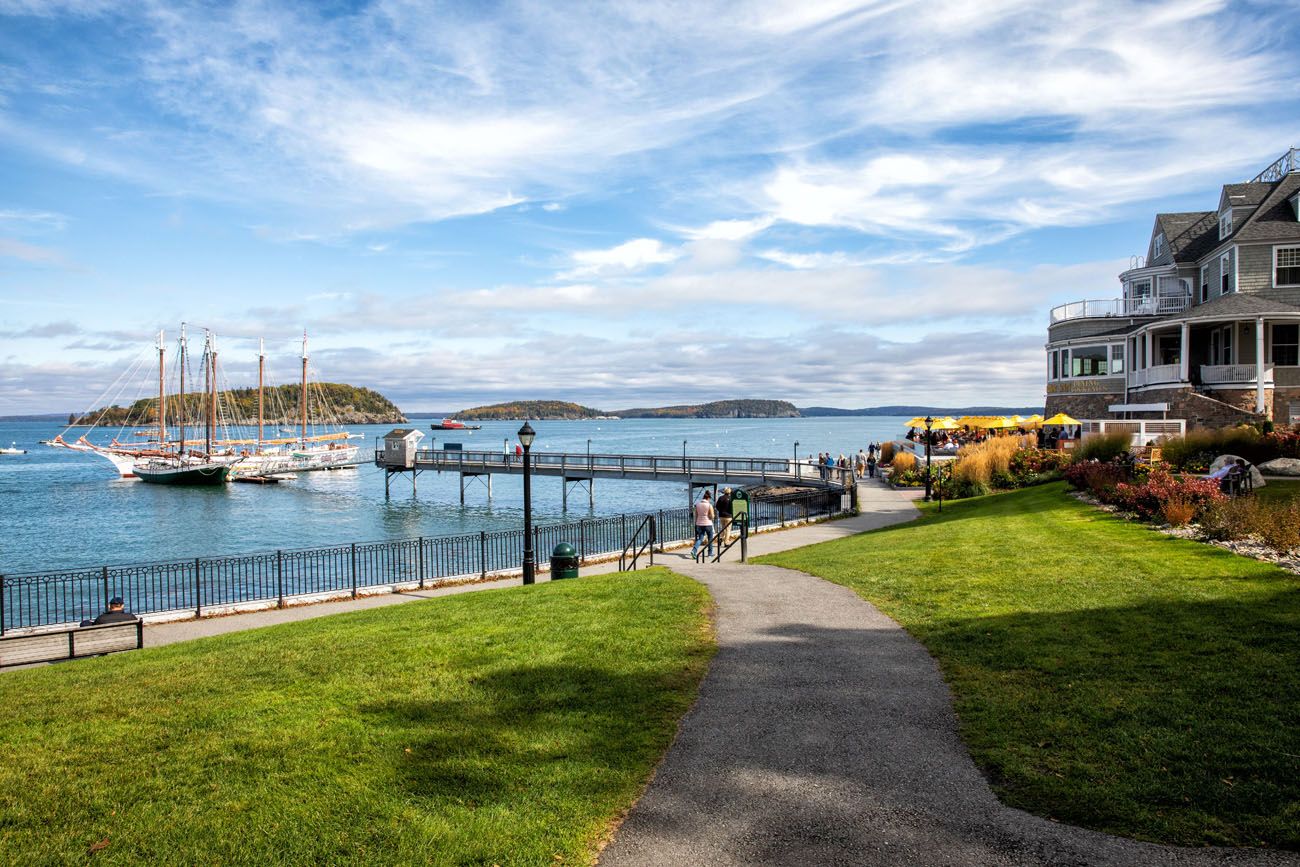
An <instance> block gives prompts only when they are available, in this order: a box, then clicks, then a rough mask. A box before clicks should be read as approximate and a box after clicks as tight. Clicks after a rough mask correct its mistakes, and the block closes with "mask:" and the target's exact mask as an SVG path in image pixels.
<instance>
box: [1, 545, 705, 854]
mask: <svg viewBox="0 0 1300 867" xmlns="http://www.w3.org/2000/svg"><path fill="white" fill-rule="evenodd" d="M709 605H710V602H709V599H708V596H707V594H706V592H705V591H704V589H703V588H702V587H700V586H699V585H698V584H696V583H695V582H693V581H690V580H689V579H686V578H683V577H681V576H678V575H675V574H673V573H671V572H668V571H665V570H663V569H656V570H651V571H644V572H638V573H633V574H629V575H616V576H598V577H590V578H582V579H579V580H576V581H564V582H556V583H553V584H542V585H537V586H535V587H531V588H517V589H513V590H504V591H488V592H480V593H472V594H466V595H464V596H456V597H449V598H445V599H438V600H433V601H429V602H412V603H408V604H405V605H398V606H393V607H390V608H383V609H377V610H371V611H366V612H358V613H354V614H347V615H338V616H333V617H326V618H320V619H317V620H311V621H306V622H302V623H295V624H288V625H284V626H277V627H272V628H268V629H261V630H256V631H249V632H243V633H235V634H231V635H225V636H221V637H218V638H211V639H205V640H201V641H195V642H190V643H185V644H177V645H171V646H168V647H161V648H157V649H153V650H148V649H147V650H144V651H139V652H133V653H125V654H118V655H116V656H111V657H105V658H101V659H92V660H85V661H80V662H74V663H67V664H63V665H57V666H51V667H45V668H40V669H31V670H26V671H17V672H9V673H6V674H3V675H0V863H3V864H41V863H84V862H85V861H86V859H87V853H89V852H91V851H92V849H93V848H94V847H96V846H100V844H103V845H102V847H101V848H99V849H98V850H97V851H95V852H94V857H93V860H94V861H95V862H96V863H102V862H107V863H116V864H143V863H148V864H199V863H204V864H218V863H220V864H308V863H313V864H324V863H363V862H364V863H377V864H407V863H436V864H444V863H445V864H452V863H455V864H470V863H472V864H493V863H498V864H502V865H505V864H548V865H553V864H557V863H564V864H573V863H587V862H588V861H590V860H591V858H592V855H593V852H594V851H595V848H596V846H597V845H598V844H599V842H600V841H601V840H602V838H603V837H604V836H605V834H606V833H607V831H608V829H609V827H610V824H611V821H612V820H614V819H616V817H618V816H619V815H620V813H621V812H622V811H624V810H625V809H627V808H628V807H629V806H630V805H631V804H632V802H633V801H634V800H635V798H636V796H637V795H638V793H639V791H640V789H641V787H642V786H643V785H644V784H645V782H646V780H647V779H648V778H649V775H650V773H651V770H652V768H653V766H654V764H655V763H656V762H657V761H658V759H659V757H660V756H661V755H662V754H663V752H664V751H665V750H666V749H667V747H668V744H669V742H670V741H671V739H672V737H673V734H674V732H675V730H676V726H677V722H678V720H679V719H680V717H681V716H682V714H684V713H685V711H686V710H687V708H688V707H689V706H690V704H691V703H692V701H693V700H694V697H695V694H696V691H697V687H698V684H699V681H700V679H701V677H702V676H703V673H704V670H705V668H706V667H707V665H708V661H709V659H710V657H711V655H712V652H713V648H714V642H713V638H712V630H711V626H710V624H709V621H708V610H709Z"/></svg>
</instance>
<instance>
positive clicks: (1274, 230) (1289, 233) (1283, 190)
mask: <svg viewBox="0 0 1300 867" xmlns="http://www.w3.org/2000/svg"><path fill="white" fill-rule="evenodd" d="M1250 186H1259V184H1250ZM1267 186H1269V187H1271V188H1272V190H1271V192H1270V193H1269V195H1268V196H1267V197H1266V198H1265V199H1264V200H1263V201H1262V202H1261V204H1260V206H1259V207H1258V208H1256V209H1255V212H1254V213H1253V214H1251V215H1250V216H1249V217H1248V218H1247V219H1246V221H1245V222H1244V223H1243V224H1242V225H1241V227H1240V228H1238V229H1237V231H1235V232H1233V234H1232V240H1235V241H1300V221H1297V220H1296V215H1295V211H1293V210H1292V209H1291V203H1290V201H1288V200H1289V199H1290V198H1291V197H1292V196H1293V195H1295V193H1296V191H1297V190H1300V172H1292V173H1291V174H1289V175H1287V176H1286V177H1284V178H1282V180H1280V181H1278V182H1277V183H1275V184H1268V185H1267Z"/></svg>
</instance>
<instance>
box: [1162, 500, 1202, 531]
mask: <svg viewBox="0 0 1300 867" xmlns="http://www.w3.org/2000/svg"><path fill="white" fill-rule="evenodd" d="M1160 514H1161V515H1162V516H1163V517H1164V519H1165V521H1167V522H1168V523H1169V524H1170V525H1171V526H1174V527H1181V526H1183V525H1184V524H1188V523H1191V520H1192V519H1193V518H1195V517H1196V506H1195V505H1194V504H1193V503H1192V501H1191V500H1189V499H1188V498H1187V497H1185V496H1182V495H1181V494H1180V495H1176V496H1173V497H1170V498H1169V499H1168V500H1165V502H1164V505H1162V506H1161V507H1160Z"/></svg>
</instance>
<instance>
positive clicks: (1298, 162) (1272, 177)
mask: <svg viewBox="0 0 1300 867" xmlns="http://www.w3.org/2000/svg"><path fill="white" fill-rule="evenodd" d="M1291 172H1300V148H1291V149H1290V150H1289V151H1287V152H1286V153H1284V154H1282V156H1280V157H1278V158H1277V159H1276V160H1275V161H1274V162H1273V164H1272V165H1271V166H1269V167H1268V168H1266V169H1264V171H1262V172H1260V173H1259V174H1257V175H1255V177H1253V178H1252V179H1251V181H1250V182H1251V183H1252V184H1258V183H1267V184H1271V183H1273V182H1274V181H1280V180H1282V178H1284V177H1286V176H1287V175H1289V174H1291Z"/></svg>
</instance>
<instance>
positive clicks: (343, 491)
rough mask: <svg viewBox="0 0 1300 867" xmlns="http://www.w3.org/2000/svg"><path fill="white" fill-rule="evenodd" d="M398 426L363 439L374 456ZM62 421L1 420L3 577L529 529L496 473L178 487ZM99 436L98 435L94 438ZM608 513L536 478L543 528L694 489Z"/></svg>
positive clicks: (765, 448) (630, 489)
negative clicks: (103, 452) (105, 450)
mask: <svg viewBox="0 0 1300 867" xmlns="http://www.w3.org/2000/svg"><path fill="white" fill-rule="evenodd" d="M904 421H906V419H905V418H903V417H887V416H840V417H834V418H797V419H624V420H617V421H607V420H600V421H556V422H549V421H542V422H535V423H533V427H534V428H535V429H536V430H537V439H536V441H535V442H534V444H533V450H534V452H561V451H568V452H577V453H585V452H586V450H587V447H588V440H590V447H591V451H592V452H593V453H595V454H643V455H651V454H659V455H680V454H681V453H682V442H683V440H684V441H685V442H686V450H687V452H688V453H689V454H690V455H693V456H700V457H714V456H728V457H731V456H734V457H780V458H784V457H788V456H791V455H793V454H794V444H795V443H796V442H798V443H799V454H800V455H802V456H804V457H807V456H808V455H810V454H816V453H817V452H821V451H830V452H832V453H833V454H836V455H838V454H839V453H841V452H843V453H844V454H845V455H853V454H856V453H857V450H858V449H859V448H865V447H866V445H867V443H868V442H872V441H877V442H879V441H883V440H886V439H891V438H894V437H897V436H898V435H900V434H901V433H903V432H904V431H905V428H904V427H903V426H902V425H903V422H904ZM413 424H415V425H417V426H419V427H420V428H422V429H423V430H424V431H425V433H426V435H427V437H426V439H425V440H424V441H423V442H422V443H421V446H422V447H426V448H427V447H430V446H431V445H432V446H433V447H435V448H441V447H442V445H443V443H445V442H459V443H462V444H463V445H464V447H465V448H467V449H497V448H501V447H502V446H503V445H504V444H505V443H507V442H508V443H509V447H510V448H511V449H513V448H514V443H515V440H516V437H515V432H516V431H518V429H519V424H520V423H519V422H486V423H484V424H483V429H482V430H478V431H473V432H453V431H430V430H428V426H429V421H428V420H417V421H415V422H413ZM391 428H392V426H391V425H370V426H357V427H354V428H351V430H352V431H353V432H354V433H359V434H362V435H363V436H364V437H365V439H364V440H362V442H363V443H364V444H365V446H366V448H364V449H363V455H366V456H367V457H368V456H369V455H370V454H371V451H370V447H371V446H372V445H373V444H374V442H375V440H376V438H378V437H380V436H382V435H383V434H384V433H387V432H388V431H389V430H390V429H391ZM62 429H63V428H62V425H61V424H59V423H57V422H55V423H49V422H0V445H4V446H7V445H9V443H10V441H15V442H17V444H18V447H19V448H25V449H28V453H27V454H25V455H0V516H2V518H0V520H2V524H3V531H2V532H0V574H4V575H14V574H23V573H28V572H38V571H45V570H52V569H67V568H74V567H84V566H98V565H103V564H124V563H143V562H150V561H154V560H170V559H176V558H188V557H214V556H221V555H229V554H243V553H248V552H252V551H266V550H274V549H277V548H285V549H289V548H310V547H316V546H322V545H333V544H340V543H347V542H365V541H376V540H384V539H400V538H413V537H416V536H440V535H447V534H454V533H467V532H478V531H479V530H503V529H514V528H517V527H519V526H520V525H521V524H522V520H523V519H522V507H523V480H522V478H520V477H519V476H505V475H502V476H494V477H493V478H492V498H491V499H490V500H489V499H488V495H487V488H486V486H485V485H483V484H481V483H480V482H477V481H473V480H470V481H468V482H467V490H466V495H465V505H464V506H463V507H462V506H461V504H460V494H459V479H458V477H457V475H456V474H455V473H442V474H439V473H434V472H426V473H423V474H422V475H421V476H420V477H419V480H418V487H417V492H416V493H415V494H412V492H411V484H410V477H409V476H407V477H401V476H394V477H393V480H392V488H391V491H392V495H391V497H390V498H388V499H385V497H384V474H383V471H382V470H380V469H378V468H376V467H375V466H374V465H373V464H372V463H366V464H363V465H362V466H360V467H358V468H356V469H350V470H339V471H334V472H319V473H305V474H303V475H301V476H299V477H298V478H297V480H295V481H292V482H282V483H281V484H278V485H240V484H232V485H226V486H223V487H216V488H188V489H187V488H170V487H165V486H159V485H147V484H144V483H142V482H139V481H135V480H125V479H120V478H118V477H117V474H116V471H115V470H114V469H113V467H112V466H111V465H110V464H109V463H108V462H107V461H105V460H103V459H102V458H97V457H94V456H90V455H83V454H78V453H76V452H69V451H67V450H64V449H52V448H49V447H47V446H42V445H39V444H38V443H39V441H40V440H42V439H50V438H52V437H53V436H54V435H55V434H57V433H59V432H60V431H61V430H62ZM94 438H95V437H94V436H93V435H92V439H94ZM595 494H596V497H595V499H596V502H595V506H594V508H589V506H588V502H587V492H586V490H585V489H584V490H582V491H576V492H575V491H571V492H570V497H569V509H568V511H567V512H565V511H564V510H563V509H562V505H561V504H562V499H563V498H562V495H561V482H560V480H559V479H557V478H549V477H535V478H534V479H533V520H534V522H537V523H549V522H558V521H564V520H577V519H578V518H583V517H594V516H602V515H617V514H620V513H635V512H643V511H652V510H656V509H667V508H677V507H680V506H683V505H685V502H686V489H685V485H684V484H682V483H681V482H622V481H614V480H609V481H607V480H604V479H598V480H597V481H596V483H595Z"/></svg>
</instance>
